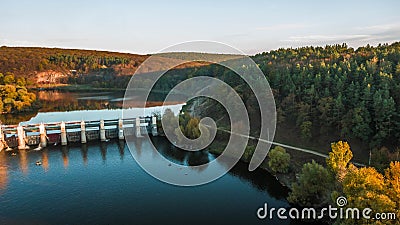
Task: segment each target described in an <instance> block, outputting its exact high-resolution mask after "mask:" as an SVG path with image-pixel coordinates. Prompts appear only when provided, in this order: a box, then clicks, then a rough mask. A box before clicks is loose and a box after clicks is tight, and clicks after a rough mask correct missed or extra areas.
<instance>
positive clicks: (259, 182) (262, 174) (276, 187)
mask: <svg viewBox="0 0 400 225" xmlns="http://www.w3.org/2000/svg"><path fill="white" fill-rule="evenodd" d="M248 167H249V165H248V164H247V163H243V162H238V163H237V164H236V165H235V166H234V167H233V168H232V169H231V170H230V171H229V174H231V175H233V176H235V177H238V178H239V179H241V180H243V181H246V182H248V183H250V184H251V185H252V186H253V187H255V188H257V189H258V190H260V191H266V192H268V193H269V194H270V195H271V196H272V197H274V198H277V199H286V196H287V194H288V191H289V190H288V189H287V188H284V187H282V185H281V184H280V183H279V182H278V181H277V180H276V178H275V177H274V176H272V175H271V174H270V173H268V172H267V171H265V170H263V169H261V168H258V169H256V170H254V171H252V172H250V171H248Z"/></svg>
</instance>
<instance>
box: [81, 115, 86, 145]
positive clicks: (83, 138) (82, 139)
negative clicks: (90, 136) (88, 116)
mask: <svg viewBox="0 0 400 225" xmlns="http://www.w3.org/2000/svg"><path fill="white" fill-rule="evenodd" d="M81 143H82V144H86V127H85V121H83V120H82V121H81Z"/></svg>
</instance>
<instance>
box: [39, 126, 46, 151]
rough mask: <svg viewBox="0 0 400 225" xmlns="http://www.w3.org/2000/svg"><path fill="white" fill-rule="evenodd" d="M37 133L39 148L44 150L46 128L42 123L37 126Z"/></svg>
mask: <svg viewBox="0 0 400 225" xmlns="http://www.w3.org/2000/svg"><path fill="white" fill-rule="evenodd" d="M39 133H40V147H42V148H45V147H46V146H47V135H46V128H45V127H44V124H43V123H41V124H40V125H39Z"/></svg>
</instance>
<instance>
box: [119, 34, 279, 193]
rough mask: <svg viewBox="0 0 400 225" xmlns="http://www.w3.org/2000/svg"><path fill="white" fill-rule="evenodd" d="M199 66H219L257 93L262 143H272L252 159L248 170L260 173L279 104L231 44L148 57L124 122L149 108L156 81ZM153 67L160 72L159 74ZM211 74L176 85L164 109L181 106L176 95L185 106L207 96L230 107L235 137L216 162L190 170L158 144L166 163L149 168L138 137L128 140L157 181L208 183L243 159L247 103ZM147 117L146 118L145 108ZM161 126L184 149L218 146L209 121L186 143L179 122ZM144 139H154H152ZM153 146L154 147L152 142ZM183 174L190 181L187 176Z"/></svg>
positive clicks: (197, 44)
mask: <svg viewBox="0 0 400 225" xmlns="http://www.w3.org/2000/svg"><path fill="white" fill-rule="evenodd" d="M194 52H198V53H207V52H216V53H219V54H195V53H194ZM220 53H229V54H230V55H229V56H228V55H222V54H220ZM224 57H225V58H224ZM199 61H202V62H206V63H212V64H217V65H220V66H223V67H226V68H227V69H229V70H231V71H233V72H234V73H236V74H237V75H239V76H240V77H241V79H243V80H244V81H245V82H246V83H247V85H248V87H249V88H250V89H251V90H252V92H253V93H254V96H255V97H256V99H257V102H258V106H259V109H260V112H261V120H260V121H259V122H260V124H261V128H260V130H259V132H260V139H264V140H267V142H258V144H257V146H256V149H255V151H254V154H253V157H252V158H251V161H250V164H249V170H250V171H252V170H254V169H256V168H257V167H258V166H259V165H260V164H261V163H262V162H263V160H264V159H265V157H266V156H267V153H268V151H269V149H270V147H271V141H272V139H273V137H274V134H275V127H276V109H275V101H274V97H273V94H272V91H271V88H270V86H269V84H268V81H267V80H266V78H265V75H264V74H263V73H262V72H261V70H260V69H259V68H258V66H257V64H256V63H255V62H254V61H253V60H252V59H251V58H250V57H248V56H246V55H245V54H244V53H242V52H241V51H239V50H237V49H234V48H232V47H230V46H228V45H225V44H221V43H217V42H208V41H194V42H186V43H182V44H178V45H174V46H171V47H169V48H167V49H164V50H163V51H162V52H160V54H154V55H152V56H150V57H149V58H147V59H146V60H145V61H144V62H143V63H142V64H141V65H140V67H139V68H138V69H137V71H136V72H135V74H134V76H133V77H132V78H131V80H130V82H129V84H128V86H127V89H126V92H125V96H124V102H123V118H132V117H135V116H137V115H136V114H134V113H133V111H132V110H130V109H131V108H132V107H137V106H138V105H137V104H138V103H140V104H142V105H140V107H143V108H145V106H146V101H147V100H148V97H149V94H150V92H151V90H152V88H153V87H154V85H155V84H156V83H157V82H160V78H161V77H162V76H163V74H165V73H166V72H168V71H170V70H171V69H174V68H175V67H177V66H179V65H182V64H187V63H193V62H199ZM154 68H159V69H158V70H157V71H154ZM149 71H151V72H149ZM209 75H211V74H207V75H206V76H196V77H193V78H189V79H186V80H184V81H182V82H181V83H179V84H177V85H176V86H175V87H173V88H172V89H171V90H170V92H169V93H168V95H167V97H166V99H165V101H164V105H163V108H168V106H166V105H165V103H167V102H177V101H182V99H176V98H177V97H176V96H177V94H179V96H185V99H184V101H186V102H187V101H189V100H191V99H193V98H196V97H207V98H211V99H214V100H216V101H218V102H219V103H220V104H221V105H222V106H223V107H224V108H225V110H226V112H227V113H228V115H229V119H230V125H231V126H230V127H231V135H230V138H229V142H228V144H227V146H226V148H225V149H224V151H223V153H222V154H221V155H219V156H218V157H217V158H216V159H215V160H212V161H210V162H208V163H205V164H202V165H197V166H187V165H179V164H176V163H174V162H171V161H169V160H168V159H166V158H164V157H163V156H162V155H161V154H160V153H159V152H158V151H157V149H156V147H155V146H154V145H153V146H152V147H153V148H154V150H155V151H154V154H155V155H156V157H159V158H161V159H162V163H159V164H157V165H154V163H148V161H146V160H145V159H143V158H142V157H141V156H140V154H138V153H137V152H136V151H134V150H133V149H134V148H135V147H134V146H135V139H136V137H135V136H134V135H125V138H126V141H127V145H128V147H129V150H130V152H131V154H132V155H133V157H134V159H135V160H136V161H137V162H138V163H139V165H140V166H141V167H142V168H143V169H144V170H145V171H146V172H147V173H149V174H150V175H152V176H153V177H155V178H157V179H159V180H161V181H164V182H167V183H170V184H174V185H179V186H195V185H200V184H205V183H208V182H211V181H213V180H215V179H217V178H219V177H221V176H223V175H224V174H225V173H227V172H228V171H229V170H230V169H231V168H232V167H233V166H234V165H235V164H236V163H237V162H238V161H239V160H240V158H241V156H242V155H243V153H244V151H245V148H246V145H247V142H248V138H249V131H250V124H249V115H248V112H247V110H246V107H245V104H244V103H243V101H242V99H241V98H240V96H239V95H238V93H237V92H236V91H235V89H233V87H231V86H230V85H228V84H227V83H226V82H224V81H222V80H220V79H217V78H215V77H213V76H209ZM142 116H145V110H144V109H143V115H142ZM161 122H162V126H163V130H164V132H165V135H166V137H167V138H168V139H169V141H170V142H171V143H177V142H178V141H179V143H180V144H179V148H181V149H184V150H187V151H199V150H201V149H204V148H205V147H207V146H208V145H209V144H210V143H211V142H212V141H213V139H214V138H215V135H216V131H217V126H216V123H215V121H214V120H213V119H211V118H209V117H205V118H202V119H201V120H200V125H199V128H200V131H201V135H200V137H199V138H197V139H194V140H192V139H189V138H186V137H185V135H184V134H183V133H182V132H181V130H180V129H178V127H179V122H178V120H176V122H174V123H168V122H166V121H165V120H164V119H162V120H161ZM206 131H208V132H206ZM127 133H128V132H127ZM144 138H147V139H149V137H144ZM149 142H150V143H151V144H152V142H151V141H150V140H149ZM221 165H224V169H221ZM178 171H179V172H178ZM193 171H196V172H193ZM183 173H184V174H185V175H186V176H182V174H183Z"/></svg>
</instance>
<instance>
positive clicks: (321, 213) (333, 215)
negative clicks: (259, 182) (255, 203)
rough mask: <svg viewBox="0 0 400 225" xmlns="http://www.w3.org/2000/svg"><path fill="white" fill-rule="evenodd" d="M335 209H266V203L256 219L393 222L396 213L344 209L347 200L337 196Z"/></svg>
mask: <svg viewBox="0 0 400 225" xmlns="http://www.w3.org/2000/svg"><path fill="white" fill-rule="evenodd" d="M336 205H337V207H338V208H337V207H333V206H332V205H329V206H328V207H325V208H322V209H315V208H302V209H297V208H289V209H287V208H274V207H271V208H268V203H264V206H263V207H260V208H258V209H257V217H258V218H259V219H261V220H263V219H271V220H272V219H274V218H278V219H281V220H286V219H288V218H290V219H301V220H304V219H313V220H316V219H323V218H326V219H327V218H329V219H357V220H358V219H367V220H369V219H373V220H395V219H396V213H393V212H379V213H378V212H377V213H373V212H372V209H371V208H363V209H359V208H352V207H345V206H346V205H347V199H346V197H344V196H339V197H338V198H337V199H336Z"/></svg>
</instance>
